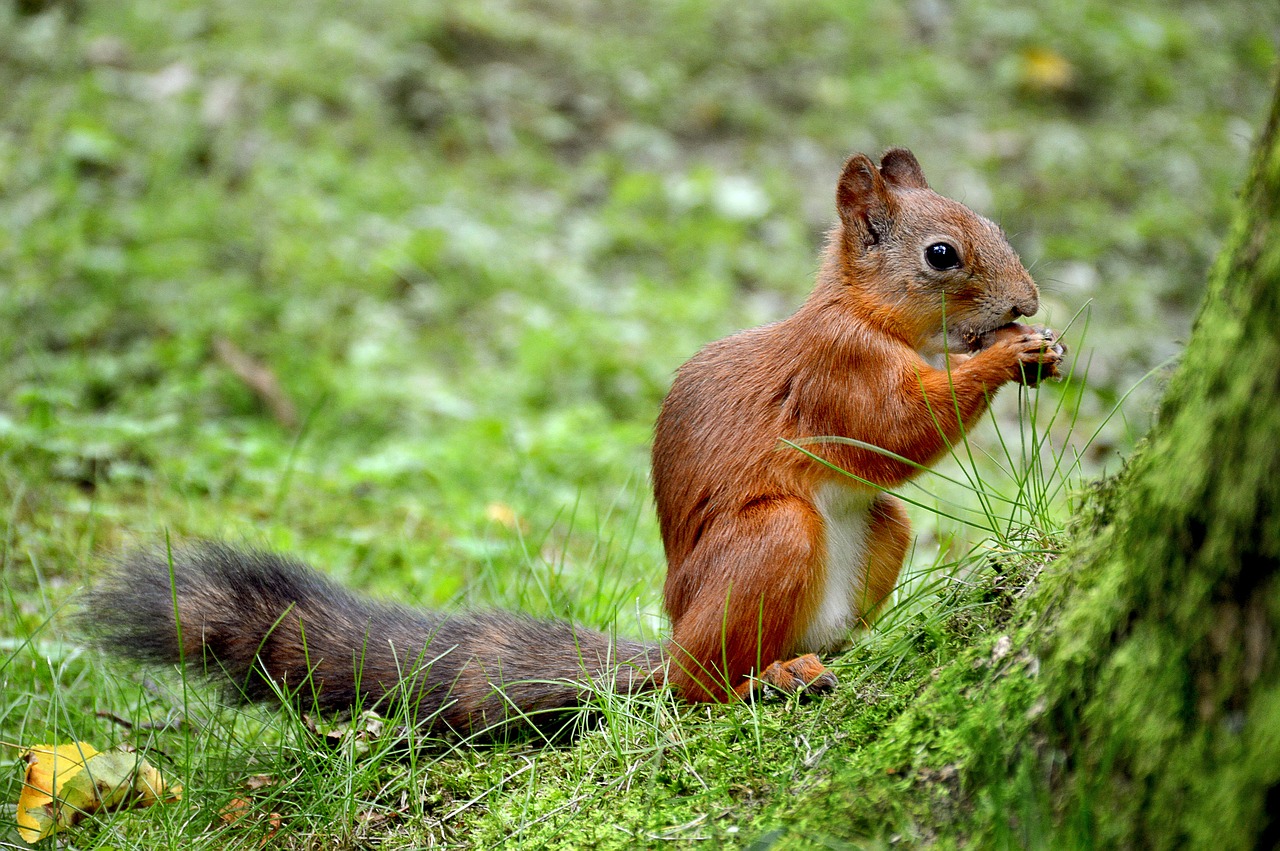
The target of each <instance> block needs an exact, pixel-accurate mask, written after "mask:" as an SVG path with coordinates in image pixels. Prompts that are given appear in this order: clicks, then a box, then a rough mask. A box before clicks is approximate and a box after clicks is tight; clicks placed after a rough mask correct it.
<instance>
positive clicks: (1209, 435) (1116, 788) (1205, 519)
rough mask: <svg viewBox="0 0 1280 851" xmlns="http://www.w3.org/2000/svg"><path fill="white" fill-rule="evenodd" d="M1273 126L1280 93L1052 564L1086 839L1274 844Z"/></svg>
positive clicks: (1278, 759) (1279, 545)
mask: <svg viewBox="0 0 1280 851" xmlns="http://www.w3.org/2000/svg"><path fill="white" fill-rule="evenodd" d="M1278 124H1280V89H1278V90H1277V93H1276V97H1275V100H1274V101H1273V104H1272V110H1271V115H1270V119H1269V121H1268V123H1267V126H1266V128H1265V129H1264V131H1263V133H1262V137H1261V139H1260V141H1259V143H1258V149H1257V153H1256V156H1255V160H1254V163H1253V167H1252V170H1251V173H1250V176H1249V178H1248V181H1247V182H1246V185H1245V188H1244V190H1243V194H1242V198H1241V203H1240V212H1239V214H1238V216H1237V220H1236V223H1235V226H1234V228H1233V231H1232V233H1231V235H1230V237H1229V240H1228V244H1227V247H1226V249H1225V250H1224V252H1223V255H1222V257H1221V259H1220V261H1219V263H1218V265H1217V266H1216V267H1215V269H1214V272H1213V274H1212V278H1211V281H1210V284H1209V289H1208V292H1207V294H1206V296H1205V300H1204V304H1203V306H1202V307H1201V311H1200V315H1199V317H1198V318H1197V320H1196V324H1195V328H1194V331H1193V334H1192V337H1191V341H1190V343H1189V345H1188V346H1187V350H1186V353H1185V355H1184V356H1183V358H1182V362H1181V366H1180V367H1179V369H1178V370H1177V372H1176V374H1175V376H1174V377H1173V379H1172V380H1171V381H1170V384H1169V386H1168V388H1167V391H1166V393H1165V397H1164V400H1163V402H1162V404H1161V408H1160V412H1159V417H1158V419H1157V422H1156V425H1155V426H1154V428H1153V429H1152V431H1151V433H1150V434H1149V436H1148V437H1147V439H1146V441H1145V442H1144V445H1143V446H1142V447H1141V448H1140V450H1139V451H1138V453H1137V454H1136V455H1135V457H1134V459H1133V460H1132V461H1131V462H1130V464H1129V465H1128V467H1127V468H1126V470H1125V472H1124V473H1123V474H1122V475H1121V476H1120V477H1119V479H1118V480H1117V481H1115V482H1114V483H1112V484H1111V485H1110V486H1109V487H1108V489H1107V492H1106V493H1105V494H1104V495H1103V496H1102V498H1101V500H1100V502H1099V504H1098V505H1099V508H1098V511H1099V514H1098V519H1099V524H1098V528H1097V530H1096V532H1085V533H1083V534H1085V535H1089V536H1090V537H1088V538H1087V539H1085V540H1083V541H1081V542H1079V543H1078V545H1077V547H1078V548H1077V551H1076V554H1075V557H1074V558H1071V559H1069V560H1068V561H1066V562H1065V563H1062V564H1065V565H1066V567H1065V569H1066V570H1069V571H1072V575H1071V576H1070V577H1069V578H1067V579H1066V581H1065V583H1064V584H1063V585H1062V589H1063V590H1064V592H1065V593H1064V595H1063V601H1062V605H1063V609H1062V611H1061V617H1060V618H1059V619H1058V621H1057V623H1056V626H1055V628H1054V630H1053V634H1052V637H1050V638H1049V639H1047V643H1048V644H1049V645H1050V646H1049V647H1048V648H1045V652H1044V653H1043V656H1042V658H1043V659H1044V660H1045V666H1044V669H1043V670H1044V672H1045V676H1046V677H1047V682H1046V683H1045V685H1046V687H1047V696H1048V698H1049V705H1048V711H1047V712H1045V713H1044V714H1043V715H1041V716H1040V722H1039V724H1037V726H1038V727H1039V728H1040V731H1041V732H1043V733H1045V734H1047V737H1048V740H1049V742H1050V743H1051V745H1052V747H1051V752H1053V753H1056V754H1057V755H1058V757H1059V759H1060V760H1062V761H1061V762H1059V763H1058V768H1056V769H1055V771H1054V775H1055V776H1056V778H1057V782H1058V784H1059V786H1058V788H1059V789H1060V791H1062V792H1063V797H1062V798H1061V799H1060V800H1059V803H1060V805H1061V806H1062V809H1061V810H1060V815H1062V816H1064V817H1065V818H1066V819H1067V820H1069V821H1070V822H1071V823H1072V824H1073V825H1074V827H1075V830H1073V831H1072V832H1073V833H1074V832H1076V831H1081V832H1083V834H1085V835H1088V836H1091V837H1092V838H1093V839H1095V840H1096V841H1098V842H1099V843H1100V844H1102V845H1107V846H1111V845H1118V846H1123V847H1170V846H1189V847H1197V848H1226V847H1266V848H1270V847H1274V846H1276V845H1280V662H1278V659H1277V655H1278V654H1277V636H1280V127H1278ZM1040 758H1043V754H1041V757H1040ZM1077 835H1078V834H1077Z"/></svg>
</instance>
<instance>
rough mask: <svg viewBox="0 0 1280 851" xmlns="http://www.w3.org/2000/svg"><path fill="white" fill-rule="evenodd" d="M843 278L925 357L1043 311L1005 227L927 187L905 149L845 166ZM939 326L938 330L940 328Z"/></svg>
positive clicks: (840, 206) (839, 191)
mask: <svg viewBox="0 0 1280 851" xmlns="http://www.w3.org/2000/svg"><path fill="white" fill-rule="evenodd" d="M836 209H837V210H838V211H839V213H840V221H839V224H838V226H837V233H836V239H837V243H836V245H835V247H836V248H837V250H838V254H839V256H840V258H841V260H842V267H843V268H842V270H841V271H842V274H841V276H840V277H841V282H840V283H841V285H842V286H847V287H853V288H857V290H858V292H857V298H858V301H859V303H861V304H862V305H863V306H864V307H865V308H868V309H870V310H872V311H874V312H875V314H876V315H877V317H878V318H879V320H880V321H882V322H885V323H888V324H891V325H892V326H893V327H895V328H896V329H897V330H898V332H899V333H901V334H903V335H904V336H905V337H906V338H907V339H908V341H909V342H911V343H912V345H914V346H915V347H916V348H917V349H918V350H920V351H921V353H922V354H926V355H932V354H941V353H942V352H943V351H951V352H961V351H965V350H966V349H967V344H968V342H969V341H971V340H973V339H975V338H976V337H978V336H980V335H981V334H984V333H985V332H987V331H991V330H994V329H996V328H999V327H1000V326H1002V325H1007V324H1008V323H1010V322H1013V321H1014V320H1016V319H1018V318H1019V317H1022V316H1031V315H1033V314H1034V313H1035V312H1036V311H1037V310H1039V309H1040V293H1039V291H1038V290H1037V289H1036V284H1035V281H1033V280H1032V279H1031V275H1030V274H1028V273H1027V270H1026V269H1025V268H1023V266H1022V262H1021V261H1020V260H1019V259H1018V255H1017V254H1016V253H1015V252H1014V250H1013V248H1012V247H1010V245H1009V242H1008V240H1007V239H1005V236H1004V233H1003V232H1002V231H1001V230H1000V228H999V227H997V226H996V225H995V224H994V223H992V222H991V221H989V220H987V219H985V218H983V217H982V216H980V215H978V214H977V213H975V212H973V211H972V210H970V209H969V208H968V207H966V206H964V205H963V204H959V203H957V202H955V201H952V200H950V199H948V198H943V197H942V196H941V195H938V194H937V193H936V192H934V191H933V190H931V189H930V188H929V184H928V183H927V182H926V181H925V178H924V171H923V170H922V169H921V168H920V163H919V162H918V161H917V160H916V158H915V156H914V155H913V154H912V153H911V152H910V151H908V150H907V149H906V148H891V149H889V150H888V151H887V152H885V154H884V156H883V157H882V158H881V159H880V165H879V166H877V165H876V164H875V163H874V162H872V161H871V159H870V158H868V157H867V156H865V155H864V154H857V155H855V156H853V157H851V158H850V159H849V161H848V162H847V163H845V167H844V171H843V172H842V173H841V175H840V182H839V184H838V185H837V187H836ZM944 328H945V333H944Z"/></svg>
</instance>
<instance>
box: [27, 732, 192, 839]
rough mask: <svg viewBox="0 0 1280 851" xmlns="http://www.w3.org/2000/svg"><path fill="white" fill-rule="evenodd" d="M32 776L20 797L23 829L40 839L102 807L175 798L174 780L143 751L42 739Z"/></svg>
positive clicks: (30, 758)
mask: <svg viewBox="0 0 1280 851" xmlns="http://www.w3.org/2000/svg"><path fill="white" fill-rule="evenodd" d="M26 759H27V779H26V783H25V784H24V785H23V790H22V794H21V795H20V796H19V798H18V832H19V834H20V835H21V836H22V838H23V839H24V840H26V841H27V842H37V841H39V840H41V839H43V838H44V837H46V836H48V835H50V834H51V833H53V832H55V831H57V830H61V829H63V828H66V827H70V826H72V825H74V824H76V823H78V822H79V821H81V820H82V819H83V818H84V817H85V816H87V815H89V814H91V813H95V812H98V811H100V810H104V811H105V810H120V809H134V808H137V807H147V806H150V805H152V804H156V803H161V802H167V801H176V800H178V799H179V798H180V797H181V796H182V787H181V786H178V785H176V784H175V785H169V784H167V783H166V782H165V780H164V778H163V777H162V776H161V775H160V772H159V771H157V770H156V768H155V767H154V766H153V765H151V763H149V762H147V761H146V760H145V759H143V758H142V757H141V756H140V755H139V754H137V753H134V752H130V751H126V750H122V749H120V748H116V749H113V750H109V751H104V752H101V753H100V752H98V751H97V750H96V749H95V748H93V747H92V746H91V745H87V744H85V743H84V742H75V743H73V744H70V745H57V746H53V745H40V746H37V747H35V748H32V749H31V750H30V751H28V752H27V754H26Z"/></svg>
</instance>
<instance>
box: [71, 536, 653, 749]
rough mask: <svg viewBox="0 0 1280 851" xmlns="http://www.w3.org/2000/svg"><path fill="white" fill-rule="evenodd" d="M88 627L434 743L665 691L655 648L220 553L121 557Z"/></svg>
mask: <svg viewBox="0 0 1280 851" xmlns="http://www.w3.org/2000/svg"><path fill="white" fill-rule="evenodd" d="M175 614H176V619H175ZM84 620H85V622H86V625H87V627H88V630H89V631H90V632H91V633H92V634H93V635H94V636H95V637H96V638H97V639H98V641H99V642H100V643H101V644H102V646H103V647H105V648H106V649H107V650H108V651H110V652H111V653H114V654H116V655H120V656H124V657H126V658H129V659H133V660H135V661H139V662H144V663H153V664H155V663H185V664H187V665H203V671H204V673H205V674H207V675H209V676H211V677H214V678H218V679H225V680H228V681H229V682H230V684H231V685H232V686H234V687H235V689H236V690H237V691H238V693H239V695H241V696H242V697H243V698H244V699H246V700H250V701H261V700H270V699H273V698H274V697H276V696H277V695H278V694H286V693H287V694H290V695H293V698H294V700H296V701H297V702H298V703H299V704H300V705H303V706H308V707H310V706H317V707H318V708H320V709H326V710H335V709H346V708H349V707H352V706H355V705H357V704H359V705H362V706H365V707H370V708H378V709H379V710H380V711H383V712H388V711H397V710H405V709H407V710H408V711H409V712H410V713H411V714H412V716H413V717H414V719H415V721H416V723H418V724H420V725H423V726H424V727H426V728H427V729H428V730H430V731H432V732H435V733H442V732H445V731H446V730H451V731H453V732H456V733H459V734H462V735H475V734H481V735H485V734H489V735H491V734H494V733H496V732H498V731H500V730H504V729H507V728H509V727H511V726H528V725H532V726H533V727H536V728H538V729H541V730H543V731H544V732H551V731H556V730H559V729H560V728H561V727H562V726H563V725H565V724H566V723H571V722H572V720H573V718H574V717H576V713H571V714H570V715H569V716H568V717H566V713H565V711H564V710H570V709H574V708H577V707H580V706H581V705H582V704H583V702H584V700H585V699H586V698H587V695H588V694H589V693H590V691H591V690H593V689H600V688H606V689H613V690H616V691H619V692H634V691H638V690H641V689H645V688H651V687H652V686H653V685H654V684H656V683H657V682H659V681H660V672H659V669H660V665H661V659H660V651H659V648H658V646H657V645H646V644H640V643H637V642H632V641H626V640H621V639H619V640H614V639H611V638H609V637H608V636H606V635H604V634H602V633H599V632H595V631H593V630H587V629H581V628H577V627H574V626H573V625H571V624H568V623H564V622H555V621H539V620H534V619H532V618H527V617H522V616H518V615H511V614H506V613H501V612H480V613H460V614H457V615H445V614H441V613H438V612H428V611H417V610H413V609H409V608H405V607H402V606H395V605H389V604H386V603H379V602H374V601H373V600H370V599H367V598H365V597H361V596H358V595H356V594H352V593H351V592H349V591H347V590H346V589H344V588H341V587H339V586H337V585H335V584H334V583H332V582H330V581H329V580H327V579H325V578H324V577H323V576H321V575H320V574H318V573H316V572H315V571H314V570H312V569H310V568H308V567H306V566H305V565H303V564H302V563H301V562H298V561H296V560H294V559H291V558H288V557H285V556H280V555H275V554H272V553H266V552H259V551H253V550H241V549H236V548H234V547H230V546H227V545H225V544H219V543H200V544H195V545H191V546H186V547H183V548H180V549H175V550H173V551H172V552H171V553H170V552H167V551H165V550H151V551H144V552H141V553H137V554H135V555H133V556H131V557H129V558H127V559H125V560H123V561H122V562H120V563H119V564H118V565H117V566H116V569H115V570H114V571H113V572H111V573H110V574H109V575H108V576H107V577H106V578H105V579H104V580H103V581H102V582H101V583H100V584H99V585H97V586H96V587H95V588H94V589H92V590H91V591H90V592H89V595H88V599H87V602H86V606H85V609H84Z"/></svg>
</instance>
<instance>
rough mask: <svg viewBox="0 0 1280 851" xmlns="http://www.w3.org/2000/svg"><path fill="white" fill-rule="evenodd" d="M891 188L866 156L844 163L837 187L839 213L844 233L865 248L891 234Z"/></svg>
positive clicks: (851, 158) (858, 155) (852, 158)
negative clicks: (889, 231)
mask: <svg viewBox="0 0 1280 851" xmlns="http://www.w3.org/2000/svg"><path fill="white" fill-rule="evenodd" d="M891 204H892V202H891V201H890V200H889V187H887V186H886V185H885V182H884V178H882V177H881V176H880V170H879V169H877V168H876V164H875V163H873V162H872V161H871V159H870V158H869V157H867V155H866V154H854V155H853V156H852V157H850V158H849V161H848V162H846V163H845V164H844V171H842V172H841V173H840V182H839V183H838V184H836V210H837V211H838V212H839V213H840V221H841V222H842V223H843V224H844V228H845V232H846V233H848V234H849V235H850V236H854V237H856V238H857V239H858V240H859V241H860V242H861V243H862V244H863V245H875V244H876V243H878V242H880V241H881V240H882V239H883V238H884V237H886V236H887V235H888V230H889V222H890V218H891V217H890V209H891Z"/></svg>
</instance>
